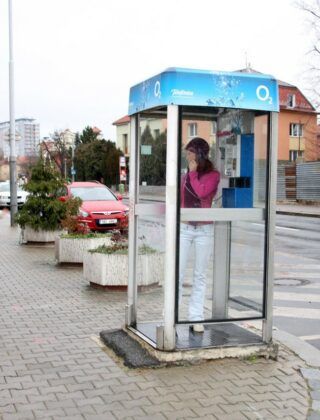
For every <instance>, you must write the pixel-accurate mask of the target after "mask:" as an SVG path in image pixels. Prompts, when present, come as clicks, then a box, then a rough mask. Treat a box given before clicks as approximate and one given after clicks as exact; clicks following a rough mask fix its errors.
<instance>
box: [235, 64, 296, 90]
mask: <svg viewBox="0 0 320 420" xmlns="http://www.w3.org/2000/svg"><path fill="white" fill-rule="evenodd" d="M235 72H239V73H248V74H263V73H261V72H260V71H258V70H255V69H253V68H251V67H250V66H248V67H246V68H244V69H240V70H236V71H235ZM277 82H278V85H279V86H291V87H294V85H290V83H287V82H284V81H282V80H279V79H277Z"/></svg>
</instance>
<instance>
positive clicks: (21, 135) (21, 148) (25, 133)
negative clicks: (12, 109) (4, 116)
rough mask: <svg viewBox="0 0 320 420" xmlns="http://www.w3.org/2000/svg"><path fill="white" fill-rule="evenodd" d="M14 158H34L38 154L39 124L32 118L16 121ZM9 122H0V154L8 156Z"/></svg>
mask: <svg viewBox="0 0 320 420" xmlns="http://www.w3.org/2000/svg"><path fill="white" fill-rule="evenodd" d="M15 126H16V156H17V157H19V156H35V155H37V154H38V153H39V143H40V124H38V123H36V122H35V120H34V119H33V118H19V119H16V124H15ZM9 129H10V121H4V122H0V154H2V155H3V156H4V158H9V156H10V144H9Z"/></svg>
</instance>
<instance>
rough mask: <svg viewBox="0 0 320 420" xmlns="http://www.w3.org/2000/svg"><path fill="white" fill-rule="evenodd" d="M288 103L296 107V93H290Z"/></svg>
mask: <svg viewBox="0 0 320 420" xmlns="http://www.w3.org/2000/svg"><path fill="white" fill-rule="evenodd" d="M287 105H288V107H290V108H294V107H295V106H296V95H294V94H292V93H289V94H288V96H287Z"/></svg>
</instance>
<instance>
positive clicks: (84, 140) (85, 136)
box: [79, 125, 99, 144]
mask: <svg viewBox="0 0 320 420" xmlns="http://www.w3.org/2000/svg"><path fill="white" fill-rule="evenodd" d="M98 134H99V133H95V132H94V131H93V128H92V127H89V126H88V125H87V127H85V128H84V130H83V131H82V133H81V134H80V136H79V143H80V144H88V143H92V142H93V141H95V140H97V137H98Z"/></svg>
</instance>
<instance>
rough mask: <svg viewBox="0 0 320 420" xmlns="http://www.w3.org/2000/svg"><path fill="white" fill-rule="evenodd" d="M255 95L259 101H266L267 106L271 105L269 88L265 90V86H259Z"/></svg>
mask: <svg viewBox="0 0 320 420" xmlns="http://www.w3.org/2000/svg"><path fill="white" fill-rule="evenodd" d="M256 95H257V98H258V99H260V101H263V102H265V101H268V104H269V105H271V104H272V96H270V92H269V88H267V86H265V85H259V86H258V87H257V89H256Z"/></svg>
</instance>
